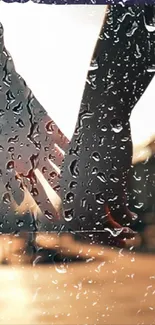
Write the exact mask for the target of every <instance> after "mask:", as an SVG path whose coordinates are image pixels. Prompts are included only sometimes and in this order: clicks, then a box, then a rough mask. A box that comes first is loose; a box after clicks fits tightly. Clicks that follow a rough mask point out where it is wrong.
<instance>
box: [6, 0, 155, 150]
mask: <svg viewBox="0 0 155 325" xmlns="http://www.w3.org/2000/svg"><path fill="white" fill-rule="evenodd" d="M104 12H105V6H86V5H85V6H80V5H78V6H76V5H73V6H72V5H69V6H58V5H57V6H47V5H37V4H34V3H32V2H28V3H26V4H23V5H21V4H18V3H13V4H7V3H4V2H2V1H0V21H1V22H2V24H3V26H4V38H5V45H6V48H7V49H8V51H9V52H10V54H11V56H12V57H13V60H14V62H15V66H16V70H17V72H18V73H19V74H21V76H22V77H23V78H24V79H25V80H26V82H27V84H28V86H29V87H30V88H31V90H32V91H33V93H34V95H35V96H36V97H37V99H38V100H39V101H40V103H41V104H42V105H43V107H44V108H45V109H46V110H47V112H48V114H49V115H50V116H51V117H52V119H53V120H54V121H55V122H56V123H57V124H58V125H59V127H60V128H61V129H62V131H63V132H64V133H65V135H66V136H68V138H71V136H72V132H73V131H74V126H75V123H76V118H77V115H78V110H79V107H80V101H81V98H82V92H83V88H84V84H85V78H86V74H87V70H88V67H89V63H90V59H91V56H92V53H93V49H94V46H95V43H96V40H97V36H98V33H99V31H100V28H101V25H102V21H103V17H104ZM154 106H155V78H154V79H153V81H152V83H151V84H150V86H149V87H148V89H147V90H146V92H145V94H144V95H143V96H142V98H141V100H140V101H139V102H138V104H137V105H136V107H135V109H134V111H133V113H132V117H131V126H132V136H133V141H134V143H135V144H138V143H141V142H142V141H145V140H146V141H147V139H148V137H149V136H151V135H153V134H154V133H155V107H154Z"/></svg>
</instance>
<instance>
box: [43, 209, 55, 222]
mask: <svg viewBox="0 0 155 325" xmlns="http://www.w3.org/2000/svg"><path fill="white" fill-rule="evenodd" d="M45 217H46V218H47V219H48V220H53V214H52V213H51V212H50V211H48V210H45Z"/></svg>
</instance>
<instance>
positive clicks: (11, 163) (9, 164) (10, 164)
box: [6, 160, 14, 171]
mask: <svg viewBox="0 0 155 325" xmlns="http://www.w3.org/2000/svg"><path fill="white" fill-rule="evenodd" d="M6 168H7V170H9V171H11V170H12V169H13V168H14V161H12V160H10V161H9V162H8V163H7V166H6Z"/></svg>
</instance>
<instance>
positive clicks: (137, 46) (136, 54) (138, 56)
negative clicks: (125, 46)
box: [135, 44, 142, 59]
mask: <svg viewBox="0 0 155 325" xmlns="http://www.w3.org/2000/svg"><path fill="white" fill-rule="evenodd" d="M141 56H142V54H141V52H140V47H139V45H138V44H136V52H135V57H136V59H139V58H141Z"/></svg>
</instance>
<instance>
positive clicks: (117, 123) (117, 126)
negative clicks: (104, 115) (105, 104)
mask: <svg viewBox="0 0 155 325" xmlns="http://www.w3.org/2000/svg"><path fill="white" fill-rule="evenodd" d="M110 124H111V127H112V131H114V132H115V133H119V132H121V131H122V130H123V126H122V121H121V120H120V119H117V118H115V119H112V120H111V121H110Z"/></svg>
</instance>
